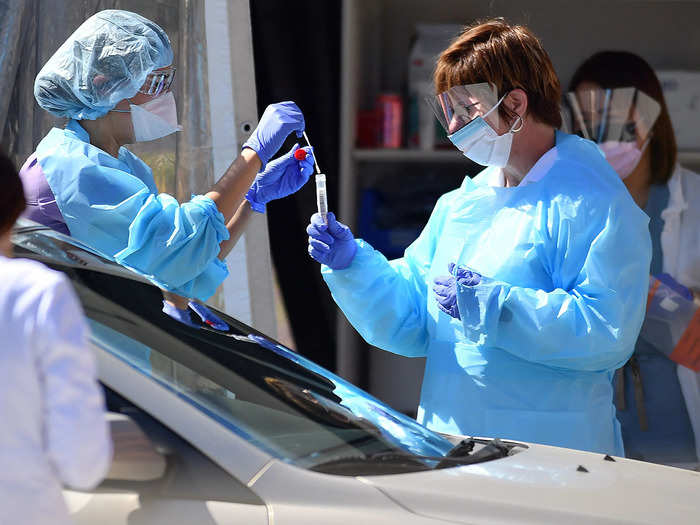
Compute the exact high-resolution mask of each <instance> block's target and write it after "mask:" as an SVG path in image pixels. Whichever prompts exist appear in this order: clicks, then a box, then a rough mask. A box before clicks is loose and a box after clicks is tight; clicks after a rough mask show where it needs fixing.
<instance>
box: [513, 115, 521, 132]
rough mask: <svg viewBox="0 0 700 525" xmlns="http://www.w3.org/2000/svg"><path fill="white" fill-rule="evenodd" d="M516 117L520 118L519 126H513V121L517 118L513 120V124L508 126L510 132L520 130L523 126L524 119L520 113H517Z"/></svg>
mask: <svg viewBox="0 0 700 525" xmlns="http://www.w3.org/2000/svg"><path fill="white" fill-rule="evenodd" d="M517 117H518V119H520V126H518V127H517V128H516V127H515V123H516V122H518V121H517V120H516V121H515V122H513V125H512V126H511V127H510V132H511V133H517V132H518V131H520V130H522V129H523V128H524V127H525V121H524V120H523V117H521V116H520V115H517Z"/></svg>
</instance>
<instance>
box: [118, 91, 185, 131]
mask: <svg viewBox="0 0 700 525" xmlns="http://www.w3.org/2000/svg"><path fill="white" fill-rule="evenodd" d="M129 107H130V109H131V123H132V124H133V126H134V140H135V141H136V142H147V141H149V140H156V139H159V138H161V137H165V136H167V135H170V134H171V133H175V132H176V131H182V126H180V125H179V124H178V123H177V111H176V106H175V97H174V96H173V94H172V92H171V91H168V92H167V93H165V94H164V95H160V96H159V97H156V98H154V99H153V100H149V101H148V102H146V103H144V104H139V105H137V104H131V105H130V106H129Z"/></svg>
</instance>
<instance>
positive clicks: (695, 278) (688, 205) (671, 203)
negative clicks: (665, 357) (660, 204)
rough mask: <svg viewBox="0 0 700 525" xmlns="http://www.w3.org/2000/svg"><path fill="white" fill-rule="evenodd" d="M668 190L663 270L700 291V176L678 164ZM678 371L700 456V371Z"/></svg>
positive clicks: (662, 243) (681, 368)
mask: <svg viewBox="0 0 700 525" xmlns="http://www.w3.org/2000/svg"><path fill="white" fill-rule="evenodd" d="M668 189H669V199H668V206H667V207H666V209H665V210H664V211H662V212H661V218H662V219H663V221H664V228H663V231H662V232H661V251H662V253H663V269H664V272H666V273H668V274H670V275H671V276H672V277H673V278H674V279H675V280H676V281H678V282H679V283H680V284H682V285H683V286H686V287H687V288H691V289H695V290H698V291H700V175H699V174H697V173H694V172H692V171H690V170H688V169H685V168H683V167H681V166H680V165H677V166H676V169H675V170H674V172H673V175H672V176H671V179H670V180H669V181H668ZM677 372H678V380H679V382H680V385H681V391H682V392H683V397H684V399H685V404H686V407H687V409H688V416H689V417H690V424H691V426H692V427H693V433H694V434H695V450H696V453H697V456H698V458H700V374H699V373H696V372H694V371H693V370H690V369H689V368H686V367H684V366H681V365H678V366H677Z"/></svg>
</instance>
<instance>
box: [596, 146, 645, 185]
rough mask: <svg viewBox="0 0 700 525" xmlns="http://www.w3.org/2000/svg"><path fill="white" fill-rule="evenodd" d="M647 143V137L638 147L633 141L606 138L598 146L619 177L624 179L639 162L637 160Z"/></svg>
mask: <svg viewBox="0 0 700 525" xmlns="http://www.w3.org/2000/svg"><path fill="white" fill-rule="evenodd" d="M648 143H649V140H648V139H647V140H646V141H645V142H644V145H643V146H642V148H641V149H640V148H638V147H637V144H636V143H635V142H619V141H616V140H608V141H605V142H601V143H600V144H598V147H599V148H600V149H601V150H602V151H603V153H604V154H605V159H606V160H607V161H608V162H609V163H610V165H611V166H612V167H613V169H614V170H615V171H616V172H617V174H618V175H619V176H620V178H621V179H626V178H627V177H629V175H630V173H632V172H633V171H634V168H636V167H637V164H639V160H640V159H641V158H642V153H644V150H645V149H646V147H647V144H648Z"/></svg>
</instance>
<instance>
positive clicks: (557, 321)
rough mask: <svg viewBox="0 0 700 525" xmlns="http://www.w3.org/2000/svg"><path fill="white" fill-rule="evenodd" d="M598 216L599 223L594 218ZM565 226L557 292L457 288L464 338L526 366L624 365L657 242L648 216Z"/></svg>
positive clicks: (492, 284) (612, 213) (583, 219)
mask: <svg viewBox="0 0 700 525" xmlns="http://www.w3.org/2000/svg"><path fill="white" fill-rule="evenodd" d="M596 216H597V217H596ZM575 222H577V223H578V225H577V226H571V225H570V224H571V223H570V221H569V220H568V219H567V220H565V221H562V222H561V224H560V225H559V227H558V231H557V232H556V233H555V235H554V238H551V239H549V242H550V243H551V245H552V246H553V250H554V252H555V253H554V256H553V259H554V260H555V261H557V262H556V263H555V264H553V266H554V267H557V268H558V269H557V271H556V272H555V273H556V274H557V275H554V276H553V281H554V282H555V288H554V289H553V290H542V289H536V288H527V287H522V286H515V285H512V284H509V283H505V282H501V281H499V280H496V279H490V278H488V277H484V278H483V279H482V282H481V283H479V284H478V285H476V286H463V285H460V286H458V291H457V301H458V305H459V311H460V315H461V316H462V324H463V327H464V333H465V336H466V338H467V339H468V340H469V341H471V342H472V343H475V344H477V343H478V344H483V345H485V346H489V347H498V348H501V349H503V350H504V351H506V352H509V353H511V354H513V355H515V356H517V357H520V358H522V359H525V360H527V361H531V362H536V363H541V364H545V365H548V366H554V367H560V368H565V369H573V370H581V371H602V370H608V369H614V368H618V367H620V366H622V364H624V362H625V361H626V360H627V359H628V358H629V356H630V355H631V354H632V351H633V350H634V344H635V341H636V339H637V336H638V334H639V329H640V327H641V325H642V321H643V318H644V311H645V305H646V296H647V287H648V276H649V264H650V261H651V243H650V239H649V230H648V225H647V223H648V221H647V218H646V216H645V215H643V213H642V212H641V211H640V210H639V209H637V208H636V207H634V208H633V207H632V206H630V205H627V203H626V202H625V203H622V204H620V203H617V204H616V203H613V204H612V205H611V206H610V208H609V209H608V210H602V213H600V212H599V211H589V212H587V213H581V214H579V217H578V218H577V219H576V221H575Z"/></svg>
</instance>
